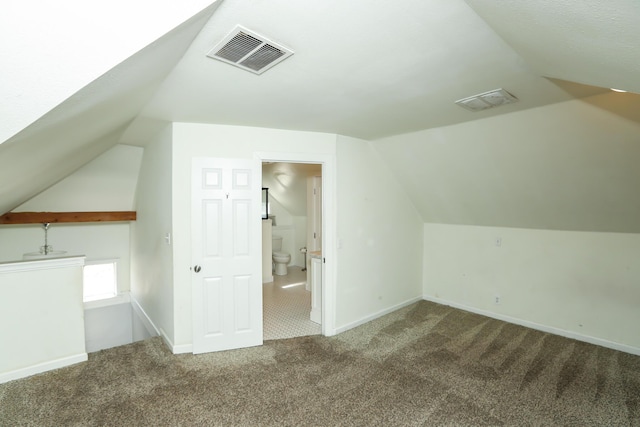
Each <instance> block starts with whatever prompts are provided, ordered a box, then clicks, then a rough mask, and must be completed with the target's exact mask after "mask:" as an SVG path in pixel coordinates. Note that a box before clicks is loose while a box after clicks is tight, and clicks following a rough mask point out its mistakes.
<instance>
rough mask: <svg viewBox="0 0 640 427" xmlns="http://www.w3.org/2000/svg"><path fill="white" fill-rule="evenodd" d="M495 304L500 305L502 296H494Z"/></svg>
mask: <svg viewBox="0 0 640 427" xmlns="http://www.w3.org/2000/svg"><path fill="white" fill-rule="evenodd" d="M493 303H494V304H496V305H498V304H500V295H499V294H495V295H494V296H493Z"/></svg>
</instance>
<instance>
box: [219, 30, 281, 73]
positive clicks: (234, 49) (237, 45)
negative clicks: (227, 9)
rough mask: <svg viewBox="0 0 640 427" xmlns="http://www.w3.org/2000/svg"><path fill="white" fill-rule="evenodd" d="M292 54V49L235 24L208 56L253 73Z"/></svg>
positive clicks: (265, 68) (259, 71) (266, 68)
mask: <svg viewBox="0 0 640 427" xmlns="http://www.w3.org/2000/svg"><path fill="white" fill-rule="evenodd" d="M291 55H293V51H292V50H291V49H288V48H286V47H284V46H282V45H279V44H277V43H274V42H272V41H270V40H267V39H266V38H265V37H263V36H261V35H258V34H256V33H254V32H253V31H250V30H247V29H246V28H243V27H241V26H239V25H238V26H237V27H236V28H235V29H234V30H233V31H232V32H231V33H229V34H228V35H227V36H226V37H225V38H224V39H223V40H222V41H221V42H220V43H218V44H217V45H216V46H215V47H214V48H213V49H211V50H210V51H209V53H208V54H207V56H208V57H209V58H213V59H218V60H220V61H223V62H226V63H227V64H231V65H235V66H236V67H239V68H242V69H243V70H247V71H251V72H252V73H255V74H262V73H264V72H265V71H267V70H268V69H269V68H271V67H273V66H274V65H276V64H278V63H279V62H282V61H284V60H285V59H287V58H288V57H289V56H291Z"/></svg>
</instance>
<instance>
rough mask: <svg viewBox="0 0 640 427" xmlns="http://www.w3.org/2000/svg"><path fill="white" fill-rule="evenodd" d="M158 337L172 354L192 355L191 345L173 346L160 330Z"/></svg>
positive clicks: (162, 330)
mask: <svg viewBox="0 0 640 427" xmlns="http://www.w3.org/2000/svg"><path fill="white" fill-rule="evenodd" d="M160 336H161V337H162V341H164V343H165V345H166V346H167V347H169V349H170V350H171V352H172V353H173V354H185V353H193V344H180V345H175V344H174V343H173V341H171V339H170V338H169V336H168V335H167V333H166V332H165V331H164V329H162V328H161V329H160Z"/></svg>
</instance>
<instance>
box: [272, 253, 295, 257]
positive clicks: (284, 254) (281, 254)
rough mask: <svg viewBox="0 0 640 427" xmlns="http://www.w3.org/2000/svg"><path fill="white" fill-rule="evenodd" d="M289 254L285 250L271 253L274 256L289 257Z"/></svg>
mask: <svg viewBox="0 0 640 427" xmlns="http://www.w3.org/2000/svg"><path fill="white" fill-rule="evenodd" d="M290 256H291V255H289V254H288V253H286V252H274V253H273V257H274V258H285V257H290Z"/></svg>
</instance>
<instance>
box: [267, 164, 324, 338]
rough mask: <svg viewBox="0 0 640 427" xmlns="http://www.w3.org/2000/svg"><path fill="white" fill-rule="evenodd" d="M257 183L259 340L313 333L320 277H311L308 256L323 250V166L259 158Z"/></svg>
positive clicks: (318, 329) (318, 322)
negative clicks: (260, 194)
mask: <svg viewBox="0 0 640 427" xmlns="http://www.w3.org/2000/svg"><path fill="white" fill-rule="evenodd" d="M262 187H263V188H268V190H266V192H267V194H268V198H267V200H268V203H266V202H265V201H264V200H263V203H264V204H265V206H263V212H265V211H266V213H267V215H266V216H267V218H266V219H265V220H263V234H262V239H263V245H262V248H263V256H262V259H263V331H264V339H265V340H270V339H282V338H293V337H297V336H306V335H318V334H320V333H322V316H321V315H320V313H321V305H322V299H321V295H322V293H321V288H320V287H321V286H322V280H321V279H320V280H318V277H319V276H318V275H316V279H315V281H313V280H312V276H311V256H314V257H316V258H317V257H321V253H322V240H323V239H322V209H323V206H322V191H321V189H322V164H321V163H296V162H284V161H263V163H262ZM314 265H315V267H314V271H316V272H317V271H318V267H317V266H318V264H317V263H316V264H314ZM320 268H321V267H320ZM312 282H313V283H314V284H312ZM318 282H319V283H318ZM314 291H315V292H314ZM312 296H313V298H312ZM312 302H313V304H312Z"/></svg>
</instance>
